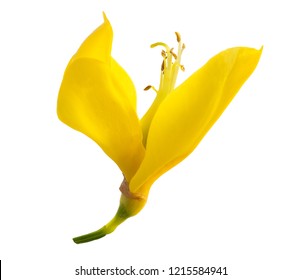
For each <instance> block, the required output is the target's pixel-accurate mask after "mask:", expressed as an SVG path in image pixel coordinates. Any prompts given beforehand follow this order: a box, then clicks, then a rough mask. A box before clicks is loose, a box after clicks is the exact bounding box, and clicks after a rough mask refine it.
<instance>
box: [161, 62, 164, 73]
mask: <svg viewBox="0 0 301 280" xmlns="http://www.w3.org/2000/svg"><path fill="white" fill-rule="evenodd" d="M161 71H162V72H163V71H164V60H163V61H162V64H161Z"/></svg>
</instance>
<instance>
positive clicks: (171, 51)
mask: <svg viewBox="0 0 301 280" xmlns="http://www.w3.org/2000/svg"><path fill="white" fill-rule="evenodd" d="M170 53H171V54H172V56H173V57H174V59H177V58H178V56H177V55H176V54H175V53H174V52H173V48H172V49H171V50H170Z"/></svg>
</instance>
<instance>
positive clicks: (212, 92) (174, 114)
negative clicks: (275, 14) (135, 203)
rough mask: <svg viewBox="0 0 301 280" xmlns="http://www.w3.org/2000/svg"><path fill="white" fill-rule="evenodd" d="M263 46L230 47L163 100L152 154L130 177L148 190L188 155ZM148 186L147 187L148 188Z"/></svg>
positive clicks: (135, 186) (152, 133)
mask: <svg viewBox="0 0 301 280" xmlns="http://www.w3.org/2000/svg"><path fill="white" fill-rule="evenodd" d="M260 55H261V50H259V51H258V50H255V49H251V48H232V49H228V50H225V51H223V52H221V53H219V54H218V55H216V56H215V57H213V58H212V59H210V60H209V61H208V62H207V64H205V66H204V67H202V68H201V69H199V70H198V71H196V72H195V73H194V74H193V75H192V76H191V77H190V78H188V79H187V80H186V81H185V82H184V83H183V84H182V85H180V86H179V87H178V88H176V89H175V90H174V92H172V93H171V94H170V95H169V96H168V97H167V98H166V99H165V100H164V102H162V104H161V105H160V107H159V109H158V111H157V113H156V115H155V116H154V118H153V121H152V123H151V126H150V130H149V135H148V139H147V146H146V154H145V158H144V160H143V162H142V163H141V166H140V168H139V169H138V171H137V173H136V174H135V176H134V177H133V179H132V181H131V182H130V190H131V192H133V193H135V192H138V193H140V192H141V193H143V192H147V191H148V190H146V189H144V188H148V187H149V186H150V185H151V183H152V182H154V181H155V180H156V179H157V178H158V177H159V176H161V175H162V174H163V173H164V172H166V171H167V170H169V169H170V168H172V167H173V166H175V165H176V164H178V163H179V162H180V161H182V160H183V159H184V158H185V157H187V156H188V155H189V154H190V153H191V152H192V151H193V150H194V148H195V147H196V146H197V145H198V143H199V142H200V141H201V139H202V138H203V137H204V136H205V134H206V133H207V131H208V130H209V129H210V128H211V126H212V125H213V124H214V122H215V121H216V120H217V119H218V118H219V116H220V115H221V114H222V112H223V111H224V110H225V108H226V107H227V106H228V104H229V103H230V101H231V100H232V99H233V97H234V96H235V94H236V93H237V92H238V90H239V89H240V87H241V86H242V85H243V83H244V82H245V81H246V80H247V78H248V77H249V76H250V75H251V73H252V72H253V71H254V69H255V67H256V65H257V63H258V61H259V58H260ZM144 186H146V187H144Z"/></svg>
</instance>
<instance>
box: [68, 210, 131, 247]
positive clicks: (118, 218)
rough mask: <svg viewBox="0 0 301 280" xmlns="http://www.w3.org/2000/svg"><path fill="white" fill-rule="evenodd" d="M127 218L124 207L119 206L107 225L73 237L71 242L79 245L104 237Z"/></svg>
mask: <svg viewBox="0 0 301 280" xmlns="http://www.w3.org/2000/svg"><path fill="white" fill-rule="evenodd" d="M128 217H129V216H128V215H127V213H126V211H125V209H124V207H122V205H120V207H119V209H118V211H117V213H116V215H115V217H114V218H113V219H112V220H111V221H110V222H109V223H107V224H106V225H105V226H103V227H102V228H100V229H99V230H96V231H93V232H91V233H88V234H85V235H81V236H78V237H75V238H73V241H74V242H75V243H76V244H81V243H86V242H90V241H93V240H97V239H100V238H102V237H104V236H106V235H107V234H110V233H112V232H113V231H114V230H115V229H116V228H117V227H118V226H119V225H120V224H121V223H123V222H124V221H125V220H126V219H127V218H128Z"/></svg>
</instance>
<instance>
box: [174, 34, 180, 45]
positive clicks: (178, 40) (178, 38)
mask: <svg viewBox="0 0 301 280" xmlns="http://www.w3.org/2000/svg"><path fill="white" fill-rule="evenodd" d="M175 34H176V36H177V42H178V43H180V42H181V35H180V33H179V32H175Z"/></svg>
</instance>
